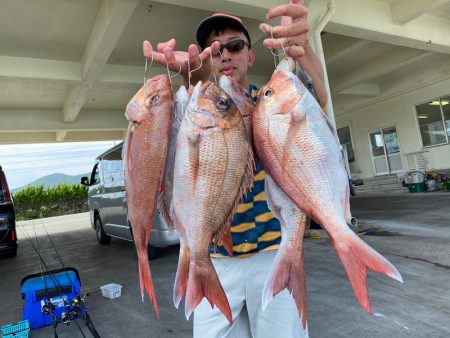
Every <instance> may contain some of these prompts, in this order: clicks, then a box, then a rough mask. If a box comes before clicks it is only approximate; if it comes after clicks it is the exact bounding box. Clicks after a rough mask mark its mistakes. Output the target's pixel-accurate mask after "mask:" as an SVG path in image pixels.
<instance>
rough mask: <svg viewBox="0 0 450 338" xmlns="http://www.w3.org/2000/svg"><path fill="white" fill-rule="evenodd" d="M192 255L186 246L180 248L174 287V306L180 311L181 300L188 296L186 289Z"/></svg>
mask: <svg viewBox="0 0 450 338" xmlns="http://www.w3.org/2000/svg"><path fill="white" fill-rule="evenodd" d="M190 260H191V254H190V252H189V249H188V248H186V247H185V246H184V245H181V247H180V257H179V259H178V268H177V274H176V276H175V284H174V287H173V305H175V307H176V308H177V309H178V306H179V305H180V302H181V299H182V298H183V296H184V295H185V294H186V288H187V283H188V277H189V262H190Z"/></svg>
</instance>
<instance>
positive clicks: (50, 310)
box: [41, 301, 55, 316]
mask: <svg viewBox="0 0 450 338" xmlns="http://www.w3.org/2000/svg"><path fill="white" fill-rule="evenodd" d="M41 311H42V312H43V313H45V314H46V315H50V316H53V314H54V313H55V305H54V304H53V303H52V302H49V301H46V302H45V304H44V305H43V306H42V308H41Z"/></svg>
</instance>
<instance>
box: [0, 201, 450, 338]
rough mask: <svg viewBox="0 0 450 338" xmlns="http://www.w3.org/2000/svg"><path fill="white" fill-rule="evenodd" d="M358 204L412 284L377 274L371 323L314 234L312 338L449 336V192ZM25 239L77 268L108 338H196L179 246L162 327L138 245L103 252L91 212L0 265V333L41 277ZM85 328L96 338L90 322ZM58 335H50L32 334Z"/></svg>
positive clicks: (39, 224)
mask: <svg viewBox="0 0 450 338" xmlns="http://www.w3.org/2000/svg"><path fill="white" fill-rule="evenodd" d="M351 205H352V212H353V215H354V216H356V217H357V218H358V221H359V227H360V231H362V234H361V235H360V236H361V238H362V239H363V240H364V241H366V242H367V243H369V244H370V245H371V246H372V247H373V248H374V249H376V250H377V251H379V252H380V253H381V254H382V255H384V256H385V257H386V258H387V259H389V260H390V261H391V262H392V263H393V264H394V265H395V266H396V267H397V269H398V270H399V271H400V273H401V274H402V276H403V279H404V283H403V284H400V283H398V282H396V281H394V280H392V279H390V278H387V277H385V276H383V275H380V274H377V273H373V272H369V273H368V289H369V296H370V299H371V303H372V307H373V312H374V315H372V316H369V315H367V314H366V313H365V312H364V311H363V310H362V308H361V307H360V306H359V305H358V303H357V301H356V299H355V297H354V296H353V292H352V290H351V288H350V285H349V283H348V281H347V278H346V275H345V273H344V270H343V268H342V265H341V264H340V262H339V260H338V258H337V256H336V254H335V253H334V250H333V249H332V247H331V245H330V241H329V240H328V239H327V238H326V236H324V232H323V231H321V230H317V231H314V232H316V233H319V234H320V235H321V238H320V239H306V240H305V263H306V279H307V289H308V301H309V304H308V311H309V324H308V326H309V333H310V337H330V338H331V337H333V338H334V337H371V338H375V337H380V338H381V337H383V338H385V337H405V338H406V337H450V321H449V318H450V288H449V286H450V273H449V272H450V271H449V269H450V249H449V245H448V243H449V237H450V193H432V194H431V193H428V194H425V193H424V194H402V195H389V196H386V195H377V196H367V197H366V196H356V197H352V200H351ZM44 225H45V227H44ZM35 232H36V233H35ZM47 232H48V234H49V236H50V237H49V236H48V235H47ZM25 234H27V235H28V237H30V238H31V239H32V240H34V241H36V238H37V239H38V243H39V246H40V251H41V254H42V256H43V258H44V260H45V261H46V263H47V265H48V266H49V268H50V269H52V268H59V267H61V263H60V262H59V259H58V256H57V253H58V254H59V255H60V257H61V259H62V261H63V263H64V265H65V266H74V267H76V268H77V269H78V270H79V272H80V277H81V282H82V290H83V292H84V293H87V297H86V304H87V307H88V310H89V312H90V315H91V317H92V320H93V322H94V324H95V326H96V328H97V330H98V331H99V333H100V335H101V336H102V337H191V336H192V319H191V321H186V319H185V317H184V311H183V304H181V305H180V310H177V309H175V308H174V306H173V304H172V287H173V282H174V277H175V272H176V265H177V262H178V247H170V248H166V249H164V250H163V252H162V255H161V257H160V258H158V259H157V260H154V261H152V262H151V270H152V273H153V278H154V284H155V288H156V293H157V297H158V305H159V309H160V320H158V319H156V317H155V314H154V311H153V309H152V307H151V305H150V303H149V301H148V299H147V298H146V299H145V301H144V303H142V302H141V299H140V291H139V281H138V271H137V262H136V254H135V249H134V247H133V245H132V243H128V242H124V241H120V240H114V239H113V240H112V242H111V244H110V245H109V246H100V245H99V244H97V242H96V239H95V234H94V231H93V230H92V229H91V227H90V224H89V217H88V214H78V215H70V216H63V217H55V218H49V219H43V220H37V221H34V222H21V223H20V225H19V227H18V235H19V238H20V243H19V245H20V246H19V251H18V255H17V257H16V258H14V259H6V258H0V325H5V324H8V323H15V322H18V321H19V320H20V319H21V310H22V306H23V304H22V299H21V296H20V281H21V279H22V278H23V277H24V276H26V275H28V274H31V273H35V272H39V271H40V266H39V260H38V257H37V255H36V254H35V252H34V251H33V249H32V246H31V241H30V240H27V239H26V238H25V237H26V235H25ZM49 238H51V240H52V241H53V243H54V245H55V247H56V249H57V253H56V251H55V250H54V248H53V246H52V244H51V242H50V239H49ZM34 243H35V242H34ZM112 282H114V283H119V284H121V285H123V289H122V296H121V297H120V298H117V299H114V300H109V299H107V298H104V297H103V296H102V295H101V292H100V290H99V287H100V286H101V285H105V284H108V283H112ZM79 325H80V326H81V327H82V329H83V331H84V333H85V335H86V336H87V337H89V336H90V334H89V333H88V331H87V330H86V329H85V328H83V323H82V322H79ZM58 334H59V337H82V334H81V333H80V332H79V329H78V328H77V326H76V325H74V323H71V324H70V325H69V326H65V325H60V326H58ZM52 336H53V331H52V329H51V328H50V327H47V328H43V329H39V330H35V331H32V334H31V337H52ZM264 338H266V337H264Z"/></svg>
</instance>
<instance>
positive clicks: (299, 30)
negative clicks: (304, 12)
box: [259, 19, 309, 39]
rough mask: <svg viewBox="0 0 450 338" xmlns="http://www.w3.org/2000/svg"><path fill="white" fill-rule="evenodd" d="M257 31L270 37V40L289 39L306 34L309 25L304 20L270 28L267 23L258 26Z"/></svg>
mask: <svg viewBox="0 0 450 338" xmlns="http://www.w3.org/2000/svg"><path fill="white" fill-rule="evenodd" d="M259 29H260V30H261V31H262V32H263V33H265V34H267V35H268V36H270V37H271V38H275V39H276V38H280V37H289V36H296V35H302V34H305V35H306V33H308V31H309V25H308V21H307V20H305V19H300V20H299V21H298V22H295V23H293V24H291V25H288V26H275V27H272V26H271V25H269V24H267V23H262V24H260V25H259Z"/></svg>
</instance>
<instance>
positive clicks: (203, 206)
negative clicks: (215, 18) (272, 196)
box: [173, 81, 254, 323]
mask: <svg viewBox="0 0 450 338" xmlns="http://www.w3.org/2000/svg"><path fill="white" fill-rule="evenodd" d="M253 170H254V163H253V154H252V149H251V145H250V143H249V141H248V137H247V134H246V131H245V126H244V122H243V120H242V117H241V115H240V113H239V111H238V109H237V107H236V105H235V104H234V103H233V101H232V100H231V98H230V97H229V96H228V95H227V94H226V93H225V92H224V91H223V90H222V89H220V88H219V87H218V86H217V85H215V84H214V83H211V82H209V81H208V82H206V83H203V84H202V83H198V84H197V85H196V87H195V88H194V91H193V93H192V96H191V100H190V101H189V104H188V107H187V110H186V113H185V117H184V120H183V122H182V124H181V127H180V131H179V133H178V139H177V150H176V155H175V168H174V190H173V218H174V222H175V225H176V227H177V229H178V231H179V233H180V244H181V246H180V257H179V262H178V269H177V274H176V280H175V286H174V304H175V306H176V307H178V305H179V303H180V301H181V299H182V297H183V296H184V295H186V300H185V314H186V318H189V316H190V314H191V313H192V312H193V311H194V309H195V308H196V306H197V305H198V304H199V303H200V301H201V300H202V299H203V298H204V297H206V298H207V299H208V301H209V302H210V304H211V306H217V307H218V308H219V309H220V310H221V311H222V312H223V313H224V315H225V316H226V317H227V319H228V321H229V322H230V323H231V322H232V320H233V319H232V313H231V309H230V306H229V304H228V300H227V297H226V295H225V292H224V291H223V288H222V286H221V284H220V282H219V279H218V277H217V274H216V271H215V269H214V266H213V265H212V262H211V258H210V252H209V250H210V246H211V241H212V240H214V242H215V243H216V244H220V241H221V240H223V236H222V234H223V233H225V232H227V231H228V233H229V224H230V222H231V219H232V216H233V215H234V213H235V210H236V208H237V205H238V202H239V201H240V199H241V196H242V194H243V193H244V192H245V191H246V190H247V189H248V187H249V186H250V184H251V182H252V180H253ZM224 244H226V243H224ZM229 244H231V253H230V254H232V243H229ZM225 246H226V247H227V250H230V246H229V245H225Z"/></svg>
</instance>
